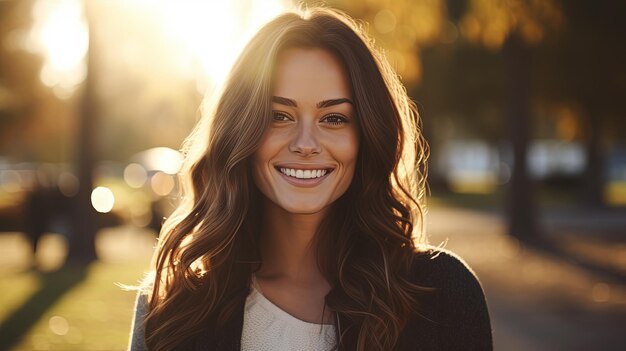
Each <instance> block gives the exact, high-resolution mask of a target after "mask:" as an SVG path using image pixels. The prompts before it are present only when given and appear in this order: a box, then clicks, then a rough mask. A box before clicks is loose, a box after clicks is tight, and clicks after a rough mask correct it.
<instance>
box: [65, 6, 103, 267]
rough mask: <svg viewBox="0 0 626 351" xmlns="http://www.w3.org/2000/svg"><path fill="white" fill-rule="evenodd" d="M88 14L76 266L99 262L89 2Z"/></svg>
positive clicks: (73, 251) (73, 241)
mask: <svg viewBox="0 0 626 351" xmlns="http://www.w3.org/2000/svg"><path fill="white" fill-rule="evenodd" d="M83 4H84V7H85V15H86V18H87V24H88V30H89V49H88V52H87V77H86V78H85V82H84V87H83V89H84V90H83V95H82V103H81V111H80V116H79V121H78V135H77V138H78V140H77V148H78V150H77V151H78V155H77V167H76V171H77V172H78V180H79V184H80V186H79V190H78V193H77V194H76V197H75V199H74V203H73V207H72V216H71V225H70V228H71V232H70V237H69V250H68V256H67V261H68V263H73V264H76V263H77V264H86V263H89V262H91V261H93V260H95V259H97V255H96V246H95V236H96V229H97V228H96V224H95V219H96V216H95V215H96V212H95V210H94V208H93V206H92V205H91V191H92V189H93V169H94V164H95V138H94V136H95V133H94V132H95V123H96V103H95V94H94V85H93V80H94V74H93V72H94V70H93V67H94V65H93V63H94V61H95V57H94V56H95V53H94V45H93V42H94V40H93V39H94V35H93V30H92V29H93V26H92V25H91V24H90V16H89V8H88V2H87V1H85V2H84V3H83Z"/></svg>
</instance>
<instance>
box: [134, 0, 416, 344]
mask: <svg viewBox="0 0 626 351" xmlns="http://www.w3.org/2000/svg"><path fill="white" fill-rule="evenodd" d="M293 47H301V48H321V49H325V50H328V51H329V52H330V53H332V54H334V55H335V56H336V57H337V58H339V59H340V60H341V61H343V64H344V67H345V68H346V70H347V74H348V77H349V80H350V83H351V87H352V91H353V100H354V105H355V112H356V116H357V118H358V119H359V128H360V130H359V133H360V145H359V152H358V158H357V166H356V171H355V175H354V178H353V180H352V183H351V185H350V187H349V189H348V190H347V191H346V193H345V194H343V195H342V196H341V197H340V198H339V199H337V201H335V203H333V204H332V205H331V206H333V210H332V211H328V213H329V215H327V216H326V217H325V218H324V219H323V220H322V223H321V224H320V226H319V228H318V230H317V233H316V237H315V238H316V239H315V240H316V247H317V250H318V255H317V260H318V265H319V267H320V270H321V271H322V273H323V274H324V275H325V277H326V278H327V279H328V281H329V283H330V284H331V291H330V292H329V293H328V295H327V296H326V305H327V307H328V308H329V309H330V310H331V311H333V312H334V313H335V316H336V323H337V326H338V328H337V329H338V335H337V336H338V341H339V344H338V347H339V349H349V350H353V349H355V350H365V349H366V348H367V349H368V350H371V349H380V350H389V349H392V348H393V347H394V345H396V344H397V342H398V339H399V336H400V333H401V331H402V329H403V328H404V326H405V324H406V323H407V322H408V320H409V319H410V318H411V316H413V315H414V313H419V294H420V292H422V291H424V290H425V289H424V288H421V287H419V286H417V285H414V284H413V283H411V282H410V280H409V278H408V277H409V271H410V268H411V264H412V259H413V257H414V252H415V251H416V250H417V249H418V248H419V247H420V245H419V244H421V243H425V238H424V235H423V234H422V233H423V216H424V214H425V213H424V212H425V205H424V201H423V200H424V195H425V189H426V170H427V169H426V159H427V157H428V146H427V144H426V142H425V140H424V138H423V136H422V132H421V126H420V119H419V116H418V114H417V110H416V107H415V105H414V103H413V102H412V101H411V100H410V99H409V97H408V96H407V93H406V90H405V88H404V86H403V85H402V84H401V83H400V80H399V78H398V76H397V75H396V74H395V73H394V71H393V69H392V68H391V67H390V65H389V64H388V62H387V60H386V59H385V58H384V56H383V55H382V54H381V53H380V52H379V51H377V50H376V49H374V45H373V42H372V40H371V39H369V38H368V36H367V35H366V34H365V32H364V30H363V29H362V27H361V26H360V25H359V24H358V23H357V22H355V21H353V20H352V19H350V18H349V17H348V16H347V15H345V14H343V13H341V12H338V11H336V10H331V9H327V8H313V9H307V10H305V11H303V12H302V13H287V14H283V15H281V16H279V17H277V18H276V19H274V20H273V21H271V22H270V23H268V24H267V25H265V26H264V27H263V28H261V29H260V30H259V31H258V32H257V34H256V35H255V36H254V37H253V39H252V40H251V41H250V42H249V43H248V45H247V46H246V47H245V49H244V51H243V52H242V54H241V55H240V57H239V58H238V60H237V61H236V63H235V65H234V66H233V68H232V70H231V72H230V75H229V78H228V79H227V81H226V83H225V85H224V87H223V90H222V91H221V93H220V94H219V96H218V98H217V100H216V101H214V102H212V103H211V104H210V108H209V109H207V110H205V111H204V113H203V116H202V118H201V121H200V123H199V124H198V125H197V127H196V128H195V130H194V132H193V133H192V134H191V135H190V137H189V138H188V139H187V140H186V142H185V146H184V147H183V150H184V153H185V155H186V158H185V164H184V167H183V169H182V171H181V174H180V177H181V184H182V185H183V187H182V188H183V190H182V191H183V197H182V203H181V204H180V206H179V207H178V208H177V210H176V211H175V212H174V213H173V214H172V216H171V217H170V218H168V220H167V221H166V222H165V224H164V227H163V229H162V231H161V237H160V239H159V244H158V249H157V252H156V254H155V260H154V261H155V262H154V265H155V266H156V270H155V275H154V276H153V277H152V279H151V280H150V282H151V287H150V289H151V291H150V306H149V313H148V315H147V317H146V319H145V322H146V342H147V345H148V346H149V348H150V349H152V350H171V349H174V348H178V347H181V346H183V345H186V343H188V342H189V340H192V339H193V338H194V336H196V335H197V334H199V333H201V332H202V330H203V328H207V326H210V327H211V328H215V329H216V330H219V329H220V328H223V327H224V325H225V323H226V322H227V321H228V320H229V319H230V318H232V317H233V316H234V313H236V308H237V306H238V305H239V304H240V303H241V301H242V299H245V296H246V295H247V294H248V292H249V286H250V280H251V275H252V273H253V272H255V271H256V270H257V269H258V268H259V267H260V262H261V261H262V257H260V253H259V249H258V241H259V240H258V236H259V233H258V228H259V224H260V221H261V216H262V207H261V203H262V202H261V196H262V195H261V194H260V192H259V191H258V189H257V188H256V186H255V185H254V183H253V181H252V174H251V167H250V160H251V156H252V155H253V154H254V152H255V151H256V150H257V149H258V148H259V145H260V141H261V138H262V136H263V134H264V131H265V130H266V128H267V127H268V125H269V123H270V116H271V99H270V97H271V93H272V91H271V89H272V76H273V72H274V68H275V67H274V65H275V62H276V58H277V57H278V55H279V54H280V53H281V52H282V51H283V50H285V49H286V48H293ZM321 253H323V255H322V254H321Z"/></svg>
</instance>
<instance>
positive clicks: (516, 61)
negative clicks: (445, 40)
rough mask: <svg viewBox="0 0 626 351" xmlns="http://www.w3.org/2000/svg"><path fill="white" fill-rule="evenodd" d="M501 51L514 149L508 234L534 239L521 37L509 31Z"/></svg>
mask: <svg viewBox="0 0 626 351" xmlns="http://www.w3.org/2000/svg"><path fill="white" fill-rule="evenodd" d="M503 54H504V62H505V79H506V80H505V89H506V99H507V101H506V102H507V104H506V113H507V118H508V120H509V123H508V124H509V128H510V129H509V134H510V138H511V144H512V149H513V167H512V174H511V180H510V183H509V189H508V198H507V202H508V203H507V225H508V234H509V235H512V236H514V237H516V238H518V239H520V240H522V241H534V240H536V239H538V238H539V237H540V235H539V228H538V222H537V213H536V212H537V208H536V204H535V199H534V194H533V186H532V181H531V179H530V177H529V175H528V165H527V150H528V144H529V140H530V130H531V127H530V125H531V121H530V111H529V110H530V82H529V74H530V67H529V65H530V63H529V52H528V49H527V48H526V47H525V45H524V42H523V40H522V38H521V37H520V36H519V35H518V34H517V33H515V32H512V33H510V34H509V36H508V38H507V40H506V42H505V45H504V47H503Z"/></svg>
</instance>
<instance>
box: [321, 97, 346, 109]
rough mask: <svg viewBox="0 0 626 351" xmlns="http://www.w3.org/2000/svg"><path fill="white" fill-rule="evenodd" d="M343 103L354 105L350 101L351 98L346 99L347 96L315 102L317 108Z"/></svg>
mask: <svg viewBox="0 0 626 351" xmlns="http://www.w3.org/2000/svg"><path fill="white" fill-rule="evenodd" d="M344 103H348V104H350V105H352V106H354V103H353V102H352V100H350V99H347V98H341V99H330V100H322V101H320V102H318V103H317V108H324V107H330V106H335V105H341V104H344Z"/></svg>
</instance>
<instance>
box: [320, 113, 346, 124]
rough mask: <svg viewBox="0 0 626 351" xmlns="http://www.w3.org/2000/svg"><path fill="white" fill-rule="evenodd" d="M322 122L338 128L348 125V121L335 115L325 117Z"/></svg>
mask: <svg viewBox="0 0 626 351" xmlns="http://www.w3.org/2000/svg"><path fill="white" fill-rule="evenodd" d="M322 121H324V122H326V123H328V124H330V125H333V126H340V125H342V124H344V123H348V119H347V118H346V117H344V116H342V115H337V114H332V115H327V116H325V117H324V118H323V119H322Z"/></svg>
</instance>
